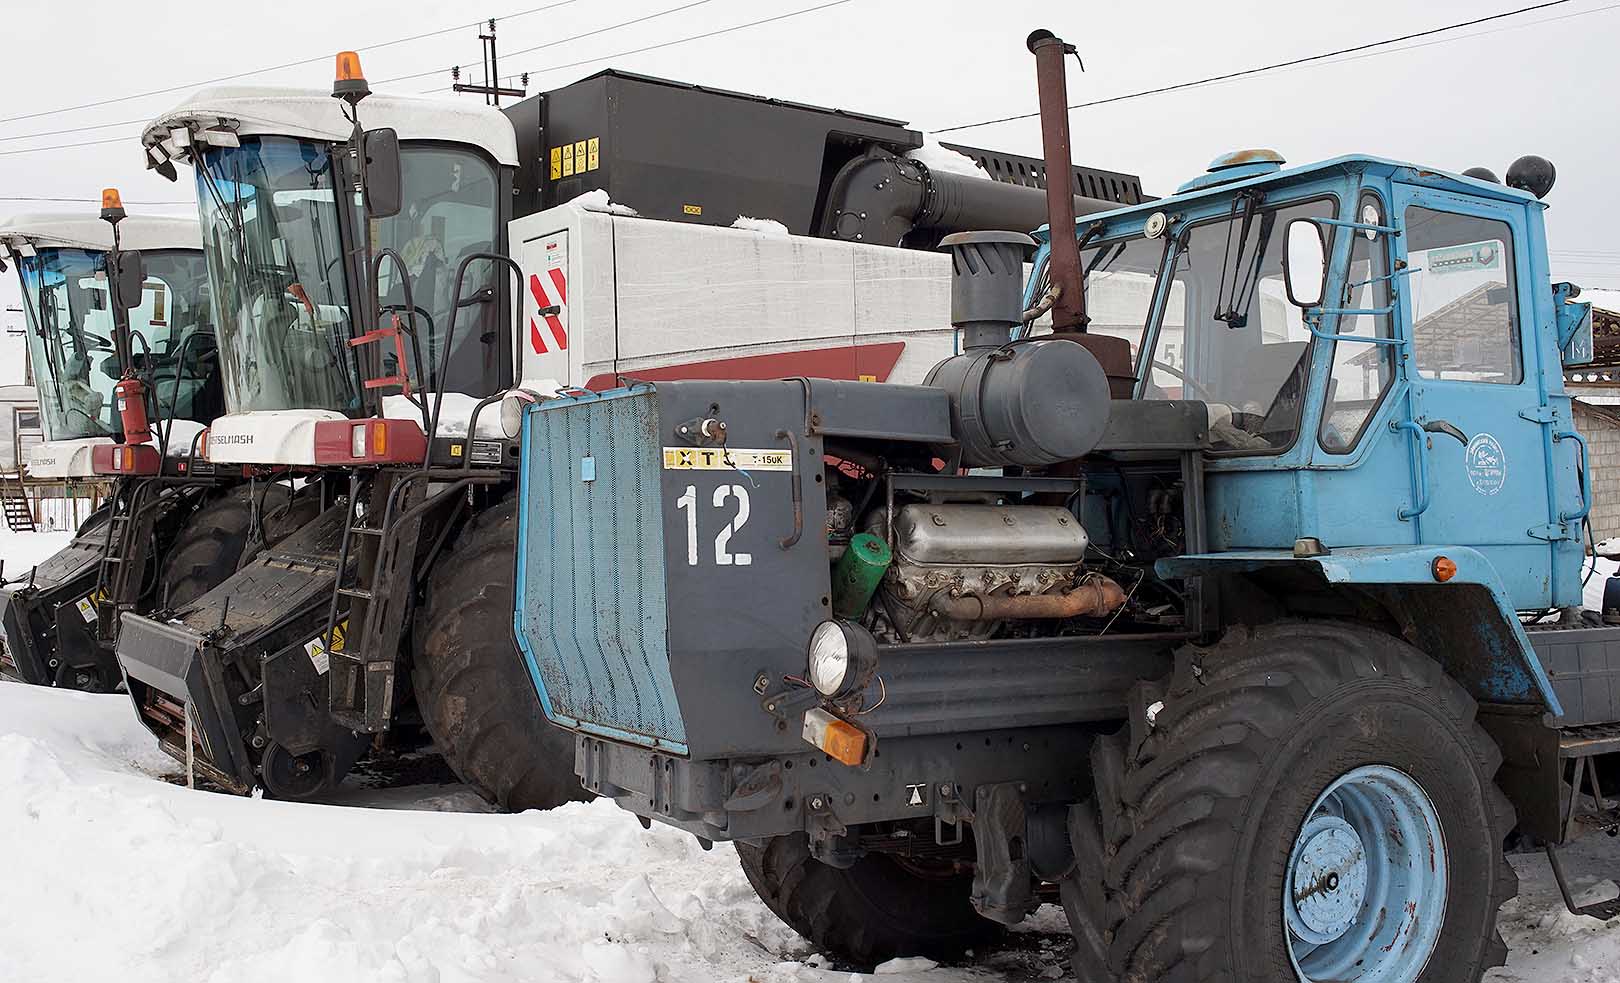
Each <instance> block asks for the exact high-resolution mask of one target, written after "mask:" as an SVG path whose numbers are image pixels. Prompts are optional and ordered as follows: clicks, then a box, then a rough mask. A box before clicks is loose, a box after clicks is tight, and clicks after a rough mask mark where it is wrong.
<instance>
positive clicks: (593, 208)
mask: <svg viewBox="0 0 1620 983" xmlns="http://www.w3.org/2000/svg"><path fill="white" fill-rule="evenodd" d="M564 204H567V205H576V206H578V207H580V208H583V209H585V210H586V211H587V212H607V213H608V214H609V215H639V214H641V213H640V212H638V211H636V210H635V209H634V208H631V207H630V206H629V205H621V204H619V203H618V202H615V201H611V200H609V199H608V193H607V192H606V191H605V190H603V189H602V188H597V189H596V190H594V191H587V192H585V193H584V194H582V195H575V196H574V197H572V198H570V199H568V201H566V202H564Z"/></svg>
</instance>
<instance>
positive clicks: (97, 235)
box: [0, 212, 202, 252]
mask: <svg viewBox="0 0 1620 983" xmlns="http://www.w3.org/2000/svg"><path fill="white" fill-rule="evenodd" d="M118 238H119V241H120V242H122V243H123V246H124V248H125V249H201V248H202V233H201V232H200V230H199V229H198V226H197V220H196V219H195V218H177V217H174V216H168V215H131V216H129V217H128V218H125V219H124V220H122V221H121V222H119V223H118ZM0 242H4V243H5V244H6V245H7V246H8V247H11V249H12V251H14V252H15V251H16V245H17V244H20V243H24V242H26V243H28V244H29V245H31V246H33V247H34V248H35V249H51V248H58V249H64V248H65V249H93V250H105V249H111V248H112V226H111V225H109V224H108V223H106V222H104V221H102V220H101V219H99V218H97V217H96V216H94V215H85V214H83V213H82V212H81V213H56V212H38V213H34V214H29V215H17V216H14V217H13V218H10V219H7V220H6V221H4V222H0Z"/></svg>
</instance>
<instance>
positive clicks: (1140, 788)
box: [1071, 621, 1518, 983]
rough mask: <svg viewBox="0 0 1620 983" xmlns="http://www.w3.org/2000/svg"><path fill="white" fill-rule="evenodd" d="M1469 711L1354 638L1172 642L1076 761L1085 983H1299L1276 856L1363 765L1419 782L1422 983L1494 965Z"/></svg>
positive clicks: (1488, 835) (1352, 631)
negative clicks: (1432, 853) (1119, 720)
mask: <svg viewBox="0 0 1620 983" xmlns="http://www.w3.org/2000/svg"><path fill="white" fill-rule="evenodd" d="M1161 700H1162V701H1163V703H1164V705H1163V707H1162V708H1160V709H1159V710H1158V712H1157V715H1156V717H1155V719H1154V722H1153V724H1152V725H1149V723H1148V721H1147V711H1148V708H1149V707H1151V706H1153V704H1154V703H1156V702H1158V701H1161ZM1475 710H1476V706H1475V703H1474V701H1473V699H1472V698H1471V697H1470V696H1469V695H1468V694H1467V693H1466V692H1464V691H1463V689H1462V687H1461V686H1459V685H1458V684H1457V683H1456V682H1455V681H1454V680H1452V679H1451V678H1450V677H1449V676H1447V675H1446V673H1445V672H1444V671H1443V670H1442V669H1441V668H1440V666H1439V665H1438V664H1437V663H1435V662H1434V661H1433V660H1432V659H1430V658H1428V657H1427V656H1425V655H1424V654H1423V653H1422V652H1420V651H1418V650H1417V649H1415V648H1413V647H1411V646H1410V645H1407V644H1406V643H1404V642H1402V641H1401V640H1399V639H1397V638H1394V637H1392V636H1390V635H1387V634H1385V633H1382V632H1379V631H1374V630H1371V629H1368V628H1365V627H1361V626H1355V625H1348V624H1341V623H1335V622H1297V621H1296V622H1283V623H1278V624H1274V625H1268V626H1265V627H1262V628H1259V629H1257V630H1252V631H1251V630H1249V629H1246V628H1240V629H1234V630H1232V631H1231V632H1229V633H1228V634H1227V635H1226V637H1225V638H1223V639H1222V640H1221V641H1220V642H1219V643H1218V644H1216V645H1214V646H1212V647H1209V648H1197V647H1186V648H1183V649H1182V650H1181V651H1180V652H1178V653H1177V657H1176V666H1175V670H1174V673H1173V674H1172V676H1171V677H1170V678H1169V679H1168V680H1165V681H1163V682H1161V683H1145V684H1140V685H1139V686H1137V687H1136V689H1135V690H1134V691H1133V693H1132V696H1131V701H1130V719H1129V722H1128V724H1127V725H1126V727H1125V728H1124V729H1122V730H1121V732H1120V733H1118V734H1116V735H1114V736H1112V737H1109V738H1104V739H1102V740H1100V741H1098V742H1097V743H1096V744H1095V745H1094V746H1093V749H1092V764H1093V768H1094V769H1095V781H1096V787H1097V790H1098V795H1097V800H1096V805H1097V807H1098V814H1097V816H1096V817H1095V820H1096V826H1095V829H1096V830H1097V832H1098V833H1099V834H1100V837H1101V839H1100V845H1101V847H1102V850H1103V853H1104V855H1105V856H1106V857H1107V865H1106V869H1105V877H1104V884H1103V891H1102V892H1101V897H1102V898H1103V899H1104V900H1103V905H1102V909H1101V910H1100V911H1098V910H1097V909H1096V907H1095V904H1092V905H1077V910H1076V911H1071V915H1072V914H1076V913H1078V914H1081V915H1083V916H1084V917H1086V918H1089V919H1092V920H1094V923H1095V924H1097V925H1101V926H1103V927H1104V929H1105V933H1104V934H1102V935H1101V941H1102V942H1104V943H1106V945H1107V950H1106V954H1105V955H1106V960H1107V973H1108V976H1106V977H1096V978H1099V979H1104V978H1113V979H1118V980H1121V981H1126V983H1151V981H1160V980H1166V981H1179V980H1199V981H1206V980H1207V981H1222V983H1244V981H1249V980H1277V981H1285V980H1287V981H1291V980H1294V979H1296V975H1295V972H1294V970H1293V967H1292V965H1291V963H1290V960H1289V955H1288V933H1287V930H1286V929H1285V928H1284V925H1283V918H1282V889H1283V881H1284V871H1285V869H1286V867H1287V863H1288V860H1289V854H1290V851H1291V850H1292V847H1293V844H1294V841H1295V837H1296V835H1297V833H1298V831H1299V828H1300V825H1301V823H1302V822H1303V820H1304V818H1305V815H1306V813H1307V811H1308V810H1309V809H1310V808H1311V806H1312V804H1313V803H1314V802H1315V800H1316V797H1317V796H1318V794H1319V793H1321V792H1322V790H1323V789H1325V788H1326V787H1327V786H1328V785H1329V784H1331V783H1332V782H1333V781H1335V780H1336V779H1337V778H1338V777H1339V776H1341V775H1343V774H1345V773H1347V772H1348V771H1350V770H1351V769H1353V768H1357V767H1360V766H1362V765H1368V764H1384V765H1391V766H1394V767H1395V768H1398V769H1400V770H1401V771H1403V772H1405V773H1406V774H1407V775H1409V776H1411V777H1412V778H1413V779H1416V780H1417V782H1418V783H1419V784H1420V785H1421V786H1422V788H1423V789H1424V790H1425V792H1426V793H1427V795H1428V796H1429V798H1430V800H1431V801H1432V803H1433V805H1434V807H1435V810H1436V811H1437V813H1438V815H1439V819H1440V824H1441V828H1442V832H1443V834H1444V837H1445V843H1446V851H1447V855H1448V857H1449V860H1450V866H1449V883H1450V885H1451V887H1452V889H1451V890H1450V892H1449V895H1448V897H1447V899H1446V912H1445V918H1444V923H1443V927H1442V929H1441V932H1440V935H1439V938H1438V940H1437V941H1436V943H1435V949H1434V952H1433V953H1432V955H1431V957H1430V958H1429V960H1428V963H1427V964H1426V967H1425V968H1424V970H1423V971H1422V973H1421V975H1420V976H1419V980H1420V981H1422V983H1442V981H1444V983H1474V981H1477V980H1478V979H1479V978H1480V976H1481V974H1483V973H1484V971H1485V970H1486V969H1488V968H1490V967H1492V966H1499V965H1501V964H1502V963H1503V962H1504V961H1505V960H1506V957H1507V947H1506V946H1505V945H1504V944H1503V942H1502V938H1501V936H1500V934H1498V932H1497V929H1496V918H1497V909H1498V907H1499V906H1500V905H1501V904H1502V903H1503V902H1504V901H1506V900H1507V899H1509V898H1511V897H1513V896H1514V895H1515V894H1516V893H1517V892H1518V878H1517V877H1516V876H1515V875H1514V873H1513V870H1512V868H1511V867H1509V866H1508V864H1507V861H1506V860H1505V859H1504V857H1503V855H1502V841H1503V839H1504V837H1505V836H1506V835H1507V833H1508V831H1509V830H1510V829H1511V828H1512V826H1513V824H1514V814H1513V809H1512V806H1511V805H1509V803H1508V801H1507V798H1506V797H1505V796H1504V795H1503V794H1502V793H1501V791H1500V790H1499V789H1498V788H1497V787H1496V785H1495V782H1494V776H1495V774H1496V771H1497V768H1498V766H1499V765H1500V764H1501V753H1500V751H1499V750H1498V749H1497V747H1496V745H1495V743H1494V742H1493V741H1492V740H1491V739H1490V738H1489V737H1488V736H1487V735H1486V734H1485V732H1484V731H1483V730H1481V729H1480V727H1479V726H1478V725H1477V724H1476V723H1475V721H1474V716H1475ZM1081 845H1082V844H1079V843H1077V847H1080V846H1081ZM1078 948H1079V951H1078V952H1077V959H1076V970H1077V972H1083V971H1084V970H1085V969H1087V968H1088V967H1087V965H1086V964H1087V962H1088V961H1089V960H1088V959H1087V958H1086V956H1087V953H1088V947H1086V946H1084V945H1080V946H1079V947H1078ZM1089 951H1090V952H1091V953H1092V954H1093V955H1094V956H1095V957H1101V956H1103V955H1104V954H1103V953H1102V952H1100V951H1098V950H1097V949H1091V950H1089ZM1093 965H1094V964H1093ZM1082 978H1084V977H1082Z"/></svg>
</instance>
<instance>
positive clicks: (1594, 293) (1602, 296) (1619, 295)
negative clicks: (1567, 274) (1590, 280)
mask: <svg viewBox="0 0 1620 983" xmlns="http://www.w3.org/2000/svg"><path fill="white" fill-rule="evenodd" d="M1575 282H1576V283H1579V282H1580V279H1579V278H1578V277H1577V278H1576V279H1575ZM1575 299H1576V300H1577V301H1582V300H1586V301H1591V302H1592V306H1593V307H1601V308H1602V309H1604V310H1606V311H1610V312H1612V313H1615V314H1620V290H1592V289H1589V288H1586V287H1582V288H1581V295H1580V296H1579V297H1576V298H1575Z"/></svg>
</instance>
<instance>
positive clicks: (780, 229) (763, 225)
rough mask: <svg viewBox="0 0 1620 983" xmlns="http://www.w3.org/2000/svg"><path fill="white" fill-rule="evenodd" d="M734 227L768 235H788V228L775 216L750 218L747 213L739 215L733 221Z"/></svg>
mask: <svg viewBox="0 0 1620 983" xmlns="http://www.w3.org/2000/svg"><path fill="white" fill-rule="evenodd" d="M731 227H732V228H734V229H746V230H748V231H749V232H759V233H762V234H764V235H768V236H787V235H788V234H789V233H788V228H787V226H785V225H783V224H782V223H781V222H778V221H777V220H776V219H774V218H749V217H748V216H747V215H738V216H737V221H735V222H733V223H731Z"/></svg>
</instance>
